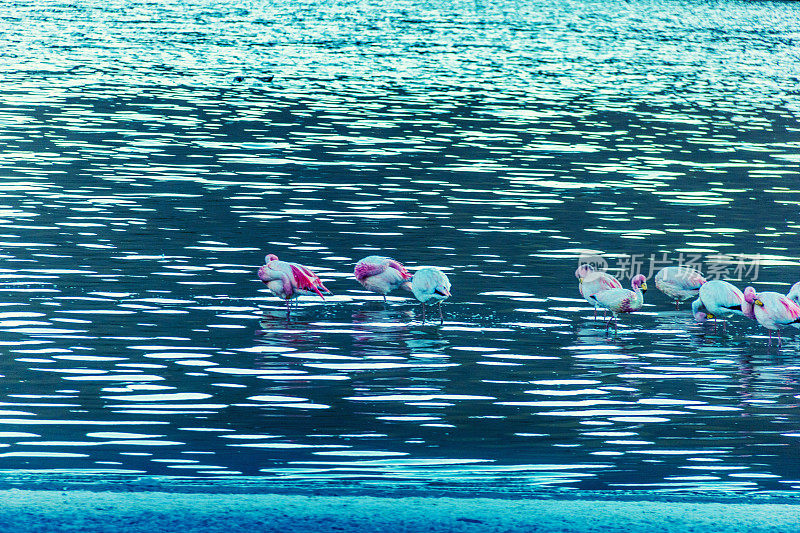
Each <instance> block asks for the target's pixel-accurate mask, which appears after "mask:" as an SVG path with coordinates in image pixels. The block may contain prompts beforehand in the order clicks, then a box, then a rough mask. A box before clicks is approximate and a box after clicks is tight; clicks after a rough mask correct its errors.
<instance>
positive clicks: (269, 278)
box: [258, 254, 331, 317]
mask: <svg viewBox="0 0 800 533" xmlns="http://www.w3.org/2000/svg"><path fill="white" fill-rule="evenodd" d="M264 263H265V264H264V265H263V266H262V267H261V268H259V269H258V279H260V280H261V281H263V282H264V283H266V284H267V288H268V289H269V290H270V292H272V294H274V295H275V296H277V297H278V298H282V299H284V300H286V316H287V317H288V316H289V313H290V308H289V302H290V301H291V300H292V299H294V298H297V297H299V296H313V295H314V294H315V293H316V294H318V295H319V297H320V298H322V299H323V300H324V299H325V297H324V296H322V292H324V293H325V294H331V291H329V290H328V289H327V287H325V285H323V284H322V281H320V279H319V277H318V276H317V275H316V274H314V273H313V272H312V271H311V269H309V268H308V267H307V266H303V265H301V264H299V263H287V262H286V261H280V260H279V259H278V256H277V255H275V254H269V255H267V257H266V258H265V259H264ZM320 291H322V292H320Z"/></svg>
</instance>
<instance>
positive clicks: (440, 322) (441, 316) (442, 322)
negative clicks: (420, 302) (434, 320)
mask: <svg viewBox="0 0 800 533" xmlns="http://www.w3.org/2000/svg"><path fill="white" fill-rule="evenodd" d="M442 324H444V315H442V302H439V325H440V326H441V325H442Z"/></svg>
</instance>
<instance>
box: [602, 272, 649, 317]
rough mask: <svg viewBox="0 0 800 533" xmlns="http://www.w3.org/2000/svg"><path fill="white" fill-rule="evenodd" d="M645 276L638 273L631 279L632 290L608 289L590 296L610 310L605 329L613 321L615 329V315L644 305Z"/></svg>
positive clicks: (630, 311)
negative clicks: (610, 315)
mask: <svg viewBox="0 0 800 533" xmlns="http://www.w3.org/2000/svg"><path fill="white" fill-rule="evenodd" d="M646 282H647V278H646V277H644V276H643V275H642V274H638V275H636V276H634V277H633V279H632V280H631V288H632V289H633V290H632V291H629V290H628V289H622V288H620V289H608V290H605V291H600V292H598V293H596V294H595V295H594V296H592V298H593V299H594V300H595V301H596V302H597V303H599V304H600V305H602V306H603V307H605V308H606V309H608V310H609V311H611V314H612V317H611V319H609V321H608V323H607V324H606V330H608V328H609V327H610V326H611V323H612V322H614V330H615V331H616V329H617V315H619V314H620V313H632V312H634V311H638V310H639V309H641V308H642V306H643V305H644V293H645V292H647V283H646Z"/></svg>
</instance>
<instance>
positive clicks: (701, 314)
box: [692, 279, 750, 329]
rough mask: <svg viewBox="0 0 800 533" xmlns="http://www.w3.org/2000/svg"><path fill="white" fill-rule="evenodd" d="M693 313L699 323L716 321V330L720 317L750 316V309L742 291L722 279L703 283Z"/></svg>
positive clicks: (693, 306)
mask: <svg viewBox="0 0 800 533" xmlns="http://www.w3.org/2000/svg"><path fill="white" fill-rule="evenodd" d="M692 313H693V314H694V316H695V319H696V320H697V321H698V322H705V321H706V319H709V318H713V319H714V329H716V327H717V321H716V319H717V318H718V317H729V316H733V315H742V316H750V313H749V307H748V304H747V302H746V301H745V299H744V294H742V291H740V290H739V289H737V288H736V287H734V286H733V285H731V284H730V283H728V282H727V281H722V280H721V279H712V280H711V281H707V282H705V283H703V285H702V286H701V287H700V292H699V294H698V296H697V300H695V301H694V303H692Z"/></svg>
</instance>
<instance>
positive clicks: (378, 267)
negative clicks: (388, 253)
mask: <svg viewBox="0 0 800 533" xmlns="http://www.w3.org/2000/svg"><path fill="white" fill-rule="evenodd" d="M401 266H402V265H401ZM385 271H386V264H383V263H371V262H366V261H361V262H359V263H358V264H357V265H356V269H355V270H354V271H353V274H355V276H356V279H357V280H359V281H361V280H364V279H367V278H370V277H372V276H377V275H378V274H382V273H383V272H385Z"/></svg>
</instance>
